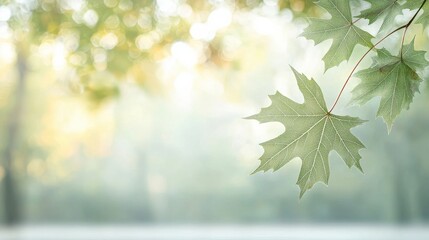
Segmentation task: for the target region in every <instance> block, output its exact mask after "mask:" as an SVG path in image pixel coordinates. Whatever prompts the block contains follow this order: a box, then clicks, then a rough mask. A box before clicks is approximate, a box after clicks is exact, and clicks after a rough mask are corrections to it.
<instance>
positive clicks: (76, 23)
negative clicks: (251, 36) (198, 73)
mask: <svg viewBox="0 0 429 240" xmlns="http://www.w3.org/2000/svg"><path fill="white" fill-rule="evenodd" d="M263 5H267V6H268V5H269V6H273V5H275V6H277V7H278V9H279V10H285V9H290V10H291V11H292V12H293V13H295V14H296V15H299V16H304V15H305V14H315V10H314V7H313V4H312V1H310V0H280V1H278V2H277V1H262V0H237V1H233V0H229V1H199V0H188V1H186V0H157V1H154V0H96V1H87V0H76V1H74V0H73V1H68V0H27V1H20V0H0V6H1V7H2V11H3V16H2V20H0V25H1V26H2V27H4V28H6V29H7V30H8V31H11V32H12V36H11V37H10V41H11V42H12V43H13V45H14V48H15V51H16V71H17V76H18V77H17V81H16V86H15V88H16V90H15V94H14V96H13V99H12V101H11V107H10V109H9V114H8V117H7V119H8V125H7V126H6V129H7V131H5V139H6V141H5V142H6V145H5V146H4V150H3V165H4V169H5V177H4V180H3V181H2V184H3V191H4V192H3V196H4V204H5V207H4V209H5V211H6V222H7V223H9V224H14V223H16V222H18V221H19V219H20V209H21V207H20V205H19V197H18V192H19V191H18V186H17V182H16V176H15V174H14V173H15V170H14V169H13V168H14V158H16V154H17V149H18V147H17V144H18V142H19V136H20V135H22V133H20V128H21V125H20V124H21V123H22V121H23V120H24V118H23V114H24V111H25V110H24V109H25V107H26V106H25V103H26V101H30V100H28V99H26V88H27V85H28V75H29V74H28V73H29V71H30V69H31V66H29V62H28V59H29V58H30V56H31V55H32V54H33V53H34V52H37V51H43V50H46V49H51V50H52V49H53V50H52V51H55V53H54V54H53V56H52V67H53V68H60V69H61V68H68V69H70V71H72V72H73V73H74V74H68V75H67V78H70V79H67V80H68V81H69V82H70V86H71V89H72V90H74V91H75V92H76V93H78V94H80V93H81V92H83V93H84V94H83V95H84V96H86V97H87V98H88V99H89V100H90V101H91V102H93V103H95V104H100V103H103V102H105V101H106V100H109V99H111V98H112V97H115V96H118V95H119V94H120V89H119V87H118V80H124V79H127V80H131V81H134V82H136V83H138V84H139V85H141V86H142V87H143V88H144V89H145V90H147V91H150V92H156V93H161V92H162V87H161V85H162V84H161V83H159V82H158V81H157V74H156V73H157V68H158V65H157V64H156V63H157V61H159V60H160V59H163V58H164V57H166V56H167V55H169V54H170V52H171V51H173V49H172V48H173V46H174V43H175V42H185V43H187V44H196V43H195V42H198V44H199V45H201V46H203V47H202V49H203V50H202V52H203V53H204V55H205V56H206V59H204V60H202V61H200V62H199V63H198V64H204V63H205V62H213V63H215V64H217V65H218V66H219V67H222V66H223V65H222V63H221V62H222V61H228V60H225V59H223V60H221V61H219V59H221V58H220V57H219V56H220V55H221V54H216V53H220V52H222V49H221V48H222V44H219V41H217V40H215V35H216V32H217V31H218V29H217V28H216V26H217V25H216V24H214V23H216V21H219V20H222V19H223V18H225V16H226V17H228V16H229V14H231V11H238V10H240V9H244V10H246V9H253V8H256V7H260V6H263ZM210 18H212V20H210ZM210 21H211V22H210ZM193 33H194V34H193ZM204 34H205V35H204ZM185 46H186V45H185ZM55 54H57V55H58V56H55ZM63 59H65V60H66V61H65V62H63ZM73 78H75V79H73ZM21 138H22V136H21Z"/></svg>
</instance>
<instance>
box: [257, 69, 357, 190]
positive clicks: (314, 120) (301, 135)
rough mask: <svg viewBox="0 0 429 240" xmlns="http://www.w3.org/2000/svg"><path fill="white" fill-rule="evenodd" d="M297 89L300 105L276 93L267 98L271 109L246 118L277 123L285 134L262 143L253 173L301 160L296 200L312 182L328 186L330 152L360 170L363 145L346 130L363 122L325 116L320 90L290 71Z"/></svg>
mask: <svg viewBox="0 0 429 240" xmlns="http://www.w3.org/2000/svg"><path fill="white" fill-rule="evenodd" d="M292 70H293V71H294V74H295V77H296V79H297V82H298V86H299V89H300V90H301V92H302V94H303V95H304V103H303V104H299V103H297V102H294V101H293V100H291V99H289V98H287V97H285V96H283V95H281V94H280V93H279V92H277V93H276V94H275V95H272V96H270V98H271V101H272V103H271V105H270V106H269V107H267V108H263V109H262V110H261V112H260V113H258V114H256V115H254V116H251V117H249V119H256V120H258V121H259V122H261V123H265V122H280V123H282V124H283V125H284V126H285V128H286V131H285V132H284V133H283V134H281V135H279V136H278V137H276V138H274V139H272V140H269V141H267V142H264V143H262V144H261V145H262V146H263V148H264V154H263V155H262V156H261V158H260V160H261V164H260V166H259V167H258V168H257V169H256V170H255V172H258V171H267V170H270V169H273V170H274V171H276V170H278V169H279V168H281V167H282V166H283V165H285V164H286V163H288V162H289V161H291V160H292V159H293V158H295V157H299V158H301V160H302V165H301V171H300V173H299V178H298V182H297V184H298V185H299V187H300V188H301V193H300V197H301V196H302V195H303V194H304V193H305V191H307V190H308V189H310V188H311V187H312V186H313V185H314V184H315V183H316V182H318V181H322V182H324V183H325V184H328V179H329V160H328V155H329V152H330V151H331V150H335V151H336V152H337V153H338V154H339V155H340V156H341V158H342V159H343V160H344V161H345V162H346V164H347V166H349V167H352V166H356V167H357V168H358V169H360V170H362V168H361V166H360V163H359V161H360V159H361V156H360V155H359V152H358V151H359V150H360V149H361V148H364V145H363V144H362V143H361V142H360V141H359V139H357V138H356V137H355V136H354V135H353V134H352V133H351V132H350V129H351V128H353V127H355V126H357V125H360V124H362V123H363V122H364V121H363V120H361V119H359V118H355V117H349V116H338V115H334V114H331V113H328V110H327V108H326V103H325V100H324V98H323V94H322V91H321V89H320V87H319V86H318V85H317V83H316V82H315V81H314V80H309V79H308V78H306V77H305V76H304V75H302V74H299V73H298V72H296V71H295V70H294V69H292Z"/></svg>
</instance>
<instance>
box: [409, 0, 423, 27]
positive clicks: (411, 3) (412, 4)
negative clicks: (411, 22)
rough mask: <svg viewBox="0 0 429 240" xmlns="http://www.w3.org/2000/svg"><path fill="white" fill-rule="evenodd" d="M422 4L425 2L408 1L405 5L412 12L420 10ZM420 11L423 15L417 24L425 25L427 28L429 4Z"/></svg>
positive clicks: (418, 0)
mask: <svg viewBox="0 0 429 240" xmlns="http://www.w3.org/2000/svg"><path fill="white" fill-rule="evenodd" d="M422 3H423V0H408V1H407V2H406V3H404V7H405V8H407V9H410V10H414V9H418V8H419V7H420V6H421V5H422ZM420 11H423V14H421V15H420V16H419V17H418V19H417V20H416V23H421V24H423V27H426V26H428V25H429V3H428V2H426V3H425V5H423V7H422V9H421V10H420Z"/></svg>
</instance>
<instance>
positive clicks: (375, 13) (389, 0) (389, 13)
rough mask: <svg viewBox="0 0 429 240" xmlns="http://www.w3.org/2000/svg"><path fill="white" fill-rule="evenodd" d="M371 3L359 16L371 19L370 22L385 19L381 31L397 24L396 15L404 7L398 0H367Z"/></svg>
mask: <svg viewBox="0 0 429 240" xmlns="http://www.w3.org/2000/svg"><path fill="white" fill-rule="evenodd" d="M365 1H366V2H369V3H370V4H371V7H370V8H368V9H366V10H364V11H362V12H361V14H360V15H359V16H358V17H360V18H365V19H368V20H369V24H372V23H374V22H375V21H377V20H378V19H383V23H382V24H381V27H380V32H382V31H384V30H388V29H390V28H391V27H392V26H393V25H394V24H395V17H396V16H398V15H399V14H400V13H401V12H402V9H403V7H402V6H401V5H400V4H399V2H398V0H365Z"/></svg>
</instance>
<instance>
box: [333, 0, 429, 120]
mask: <svg viewBox="0 0 429 240" xmlns="http://www.w3.org/2000/svg"><path fill="white" fill-rule="evenodd" d="M426 1H427V0H424V1H423V2H422V4H421V5H420V7H419V9H418V10H417V12H416V13H415V14H414V16H413V17H412V18H411V19H410V21H408V22H407V23H406V24H405V25H402V26H400V27H398V28H397V29H395V30H393V31H392V32H390V33H389V34H387V35H386V36H385V37H383V38H382V39H380V40H379V41H378V42H377V43H375V44H374V45H373V46H372V47H371V48H370V49H368V51H366V52H365V54H364V55H362V57H361V58H360V59H359V61H358V62H357V63H356V65H355V66H354V67H353V70H352V71H351V72H350V74H349V76H348V77H347V79H346V81H345V82H344V84H343V87H342V88H341V90H340V93H339V94H338V96H337V98H336V99H335V102H334V104H333V105H332V107H331V109H330V110H329V112H328V114H330V113H331V112H332V111H333V110H334V108H335V106H337V103H338V101H339V100H340V97H341V95H342V94H343V92H344V89H345V88H346V86H347V84H348V83H349V81H350V79H351V77H352V76H353V73H354V72H355V71H356V69H357V67H358V66H359V65H360V63H361V62H362V60H363V59H365V57H366V56H367V55H368V53H370V52H371V51H372V50H373V49H374V48H375V47H376V46H377V45H378V44H380V43H381V42H383V41H384V40H385V39H386V38H388V37H389V36H391V35H392V34H394V33H395V32H397V31H399V30H401V29H405V31H404V35H403V36H402V43H401V57H402V48H403V46H404V39H405V34H406V32H407V29H408V27H409V26H410V25H411V24H412V23H413V21H414V20H415V18H416V17H417V15H418V14H419V12H420V10H421V9H422V8H423V6H424V5H425V3H426Z"/></svg>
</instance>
